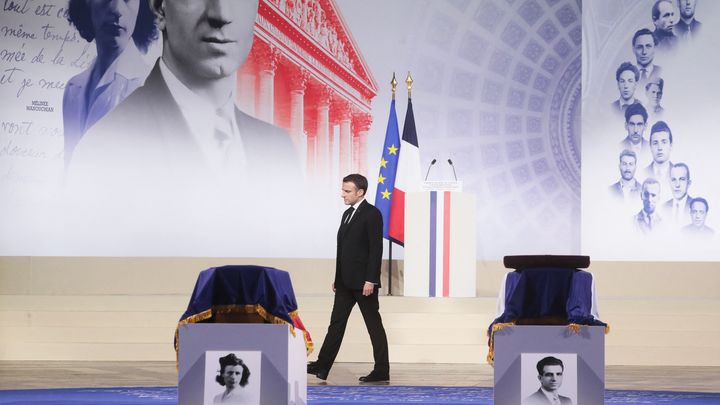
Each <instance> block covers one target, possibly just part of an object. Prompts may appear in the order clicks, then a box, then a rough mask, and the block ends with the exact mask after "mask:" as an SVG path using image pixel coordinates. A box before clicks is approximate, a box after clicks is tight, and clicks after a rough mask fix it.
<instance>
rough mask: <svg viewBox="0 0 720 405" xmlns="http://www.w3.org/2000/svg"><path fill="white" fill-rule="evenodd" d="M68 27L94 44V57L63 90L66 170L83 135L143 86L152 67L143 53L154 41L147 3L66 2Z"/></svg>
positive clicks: (155, 34) (123, 0)
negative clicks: (144, 59) (144, 58)
mask: <svg viewBox="0 0 720 405" xmlns="http://www.w3.org/2000/svg"><path fill="white" fill-rule="evenodd" d="M68 22H69V23H70V24H71V25H73V26H74V27H75V28H77V30H78V32H79V33H80V36H81V37H82V38H83V39H85V40H86V41H88V42H92V41H93V40H94V41H95V48H96V51H97V57H96V58H95V60H94V61H93V63H92V64H91V65H90V67H88V68H87V69H86V70H84V71H82V72H80V73H79V74H77V75H76V76H74V77H73V78H71V79H70V80H69V81H68V83H67V85H66V87H65V94H64V95H63V125H64V141H65V149H64V152H65V166H66V167H67V165H68V163H69V162H70V159H71V158H72V153H73V150H74V149H75V146H76V145H77V143H78V142H79V141H80V138H82V136H83V135H84V134H85V132H86V131H87V130H88V129H89V128H90V127H91V126H92V125H93V124H95V123H96V122H97V121H98V120H100V119H101V118H102V117H103V116H104V115H105V114H107V113H108V112H110V111H111V110H112V109H113V108H115V106H117V105H118V104H119V103H120V102H121V101H123V100H124V99H125V98H126V97H127V96H128V95H130V93H132V92H133V91H134V90H135V89H137V88H138V87H140V86H142V85H143V82H144V81H145V77H146V76H147V75H148V73H149V71H150V66H147V65H146V64H145V63H144V62H143V59H142V55H141V53H146V52H147V50H148V47H149V46H150V44H151V43H152V42H153V41H154V40H156V39H157V38H158V31H157V27H156V23H155V16H154V14H153V12H152V10H151V9H150V5H149V4H148V2H147V0H70V1H69V3H68ZM131 39H132V41H131Z"/></svg>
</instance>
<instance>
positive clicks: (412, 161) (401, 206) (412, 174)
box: [388, 97, 422, 245]
mask: <svg viewBox="0 0 720 405" xmlns="http://www.w3.org/2000/svg"><path fill="white" fill-rule="evenodd" d="M400 144H401V146H400V150H401V151H402V153H401V154H400V160H399V161H398V169H397V175H396V177H395V189H394V191H393V194H392V202H391V207H390V226H389V227H388V236H390V239H391V240H392V241H393V242H395V243H397V244H399V245H404V244H405V193H410V192H415V191H420V185H421V184H422V183H421V181H422V180H421V179H422V176H421V173H420V149H419V145H418V138H417V132H416V131H415V116H414V115H413V109H412V99H411V98H409V97H408V107H407V112H406V113H405V124H404V125H403V133H402V141H401V143H400Z"/></svg>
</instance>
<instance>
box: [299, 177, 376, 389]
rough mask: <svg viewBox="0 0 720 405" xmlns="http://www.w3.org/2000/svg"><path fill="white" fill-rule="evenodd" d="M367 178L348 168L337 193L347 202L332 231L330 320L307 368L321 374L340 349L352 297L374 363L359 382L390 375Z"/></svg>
mask: <svg viewBox="0 0 720 405" xmlns="http://www.w3.org/2000/svg"><path fill="white" fill-rule="evenodd" d="M367 187H368V182H367V179H366V178H365V177H364V176H362V175H360V174H351V175H348V176H346V177H345V178H344V179H343V184H342V197H343V201H344V202H345V205H349V206H350V208H348V209H347V211H345V213H344V214H343V216H342V221H341V224H340V229H339V230H338V235H337V257H336V259H335V282H334V283H333V291H334V292H335V301H334V303H333V309H332V315H331V316H330V326H329V327H328V332H327V335H326V336H325V340H324V342H323V345H322V348H321V349H320V354H319V355H318V359H317V361H316V362H311V363H308V366H307V372H308V374H313V375H315V376H316V377H318V378H320V379H323V380H325V379H327V376H328V373H329V372H330V369H331V368H332V365H333V363H334V362H335V357H336V356H337V354H338V351H339V350H340V344H341V343H342V339H343V335H344V334H345V327H346V326H347V322H348V318H349V317H350V312H351V311H352V309H353V307H354V306H355V304H356V303H357V304H358V306H359V307H360V312H361V313H362V316H363V319H364V320H365V326H366V327H367V330H368V333H369V334H370V341H371V342H372V347H373V357H374V359H375V367H374V369H373V370H372V372H370V374H368V375H367V376H364V377H360V381H362V382H379V381H388V380H389V379H390V365H389V362H388V343H387V336H386V335H385V328H383V324H382V319H381V317H380V312H379V308H380V305H379V302H378V289H379V288H380V264H381V262H382V227H383V223H382V215H381V214H380V211H379V210H378V209H377V208H375V207H374V206H372V205H370V203H368V202H367V201H366V200H365V193H366V192H367Z"/></svg>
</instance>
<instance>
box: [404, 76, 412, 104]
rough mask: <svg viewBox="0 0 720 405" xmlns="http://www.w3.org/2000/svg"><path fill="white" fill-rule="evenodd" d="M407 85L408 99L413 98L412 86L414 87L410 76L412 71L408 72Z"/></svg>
mask: <svg viewBox="0 0 720 405" xmlns="http://www.w3.org/2000/svg"><path fill="white" fill-rule="evenodd" d="M405 84H407V88H408V98H412V85H413V79H412V76H411V75H410V71H409V70H408V75H407V79H405Z"/></svg>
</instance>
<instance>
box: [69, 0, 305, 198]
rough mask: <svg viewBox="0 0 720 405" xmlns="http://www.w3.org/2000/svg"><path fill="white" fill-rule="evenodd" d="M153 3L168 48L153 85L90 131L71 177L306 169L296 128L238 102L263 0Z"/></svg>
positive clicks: (252, 174) (150, 178) (148, 179)
mask: <svg viewBox="0 0 720 405" xmlns="http://www.w3.org/2000/svg"><path fill="white" fill-rule="evenodd" d="M151 3H152V8H153V11H154V12H155V15H156V18H157V25H158V28H159V29H160V31H161V32H162V37H163V48H162V55H161V57H160V58H159V59H158V60H157V61H156V63H155V65H154V67H153V69H152V71H151V72H150V75H149V76H148V77H147V79H146V81H145V85H144V86H142V87H140V88H139V89H138V90H136V91H135V92H134V93H132V94H131V95H130V96H129V97H128V98H126V99H125V100H124V101H123V102H122V103H121V104H120V105H118V107H117V108H115V110H113V111H112V112H111V113H110V114H108V115H107V116H105V117H104V118H103V119H102V120H101V121H99V122H98V123H97V124H96V126H95V127H94V128H92V129H91V130H90V131H89V132H88V133H87V135H86V136H85V137H83V139H82V140H81V142H80V143H79V144H78V146H77V149H76V152H75V157H74V159H73V163H72V164H71V168H70V177H79V178H81V179H87V178H88V177H89V176H92V177H93V178H97V179H100V180H101V182H102V183H104V184H113V185H118V184H119V185H127V186H128V187H129V188H130V189H132V188H133V187H135V186H136V185H138V184H142V185H147V186H148V188H150V189H153V188H154V187H155V186H156V185H164V184H168V183H176V182H178V181H187V182H189V183H190V184H205V183H207V182H208V181H211V180H215V179H218V178H229V179H230V181H228V183H230V184H232V185H237V184H238V182H239V181H244V182H248V181H253V180H255V181H257V182H262V181H263V180H266V179H267V178H268V177H269V176H271V174H276V175H277V176H276V177H278V178H283V176H287V174H288V173H297V172H298V167H297V166H298V165H297V164H294V163H297V162H296V159H297V157H296V155H295V151H294V148H293V146H292V143H291V140H290V138H289V136H288V134H287V133H286V132H285V131H284V130H282V129H280V128H278V127H275V126H274V125H271V124H269V123H266V122H263V121H261V120H258V119H256V118H253V117H251V116H249V115H248V114H246V113H244V112H243V111H241V110H240V109H239V108H238V107H237V106H236V105H235V99H236V97H235V91H236V87H237V86H236V80H237V79H236V72H237V70H238V68H239V67H240V65H241V64H242V63H243V62H244V61H245V60H246V58H247V56H248V54H249V52H250V48H251V47H252V43H253V37H254V25H255V17H256V15H257V8H258V0H254V1H251V0H244V1H236V0H152V2H151ZM193 182H194V183H193Z"/></svg>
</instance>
